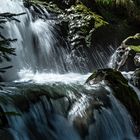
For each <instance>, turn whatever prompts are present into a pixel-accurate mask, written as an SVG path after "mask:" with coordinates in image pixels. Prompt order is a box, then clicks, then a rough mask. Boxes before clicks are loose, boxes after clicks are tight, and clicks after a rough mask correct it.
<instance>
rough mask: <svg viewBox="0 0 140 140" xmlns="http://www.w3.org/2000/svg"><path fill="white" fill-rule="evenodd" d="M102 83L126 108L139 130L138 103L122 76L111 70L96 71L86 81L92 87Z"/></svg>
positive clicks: (139, 109)
mask: <svg viewBox="0 0 140 140" xmlns="http://www.w3.org/2000/svg"><path fill="white" fill-rule="evenodd" d="M102 81H104V82H105V83H106V85H107V86H109V87H110V88H111V89H112V90H113V95H114V96H115V97H116V98H117V99H118V100H119V101H120V102H121V103H122V104H123V105H124V106H125V107H126V109H127V110H128V111H129V113H130V114H131V116H132V117H133V120H134V122H135V124H136V126H138V129H139V130H140V119H139V118H140V101H139V99H138V96H137V94H136V93H135V92H134V90H133V89H132V88H131V87H130V86H129V85H128V81H127V80H126V79H125V78H124V77H123V75H122V74H121V73H120V72H119V71H116V70H113V69H99V70H96V71H95V72H94V73H93V74H92V75H91V76H90V77H89V78H88V79H87V81H86V83H87V84H89V85H93V84H97V83H100V82H102Z"/></svg>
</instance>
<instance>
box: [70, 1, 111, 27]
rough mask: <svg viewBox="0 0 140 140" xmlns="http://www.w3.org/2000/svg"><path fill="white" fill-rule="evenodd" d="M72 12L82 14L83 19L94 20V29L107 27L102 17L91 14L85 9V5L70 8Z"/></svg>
mask: <svg viewBox="0 0 140 140" xmlns="http://www.w3.org/2000/svg"><path fill="white" fill-rule="evenodd" d="M72 8H73V10H74V11H75V12H76V13H82V14H84V15H85V18H87V19H88V18H89V19H91V18H93V19H94V20H95V28H98V27H101V26H104V25H107V24H108V22H106V21H105V20H104V19H103V17H102V16H100V15H98V14H96V13H94V12H92V11H91V10H90V9H89V8H87V7H86V6H85V5H83V4H82V3H80V4H77V5H76V6H72Z"/></svg>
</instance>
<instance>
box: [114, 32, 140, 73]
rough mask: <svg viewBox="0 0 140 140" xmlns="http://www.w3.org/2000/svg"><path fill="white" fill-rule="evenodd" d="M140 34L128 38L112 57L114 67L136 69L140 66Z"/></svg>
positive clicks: (127, 69) (128, 69) (126, 69)
mask: <svg viewBox="0 0 140 140" xmlns="http://www.w3.org/2000/svg"><path fill="white" fill-rule="evenodd" d="M139 52H140V34H139V33H137V34H136V35H134V36H130V37H128V38H126V39H125V40H124V41H123V42H122V43H121V46H120V47H118V49H117V50H116V52H115V54H114V56H113V57H112V64H113V66H112V68H114V69H117V70H125V71H134V70H135V69H136V68H138V67H139V65H140V62H139Z"/></svg>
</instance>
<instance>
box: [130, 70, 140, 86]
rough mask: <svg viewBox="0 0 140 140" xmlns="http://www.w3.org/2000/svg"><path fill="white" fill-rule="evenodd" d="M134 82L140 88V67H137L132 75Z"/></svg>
mask: <svg viewBox="0 0 140 140" xmlns="http://www.w3.org/2000/svg"><path fill="white" fill-rule="evenodd" d="M132 83H133V85H134V86H136V87H138V88H139V89H140V68H139V69H136V70H135V72H134V74H133V75H132Z"/></svg>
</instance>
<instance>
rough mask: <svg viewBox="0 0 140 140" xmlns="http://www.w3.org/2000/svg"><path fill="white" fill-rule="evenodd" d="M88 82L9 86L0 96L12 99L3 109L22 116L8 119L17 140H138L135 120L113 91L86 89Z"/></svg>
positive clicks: (97, 87)
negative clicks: (135, 134) (133, 120)
mask: <svg viewBox="0 0 140 140" xmlns="http://www.w3.org/2000/svg"><path fill="white" fill-rule="evenodd" d="M67 77H68V75H67ZM69 78H70V77H69ZM84 79H85V78H83V79H82V78H78V79H76V80H75V81H72V82H69V80H66V81H67V82H63V81H61V82H60V81H58V82H59V83H58V82H49V80H48V82H49V83H47V81H46V82H44V83H43V82H42V83H41V82H40V85H38V84H37V85H35V84H34V82H31V83H30V84H29V83H23V82H21V83H16V85H7V86H6V89H5V90H4V91H6V92H4V91H3V92H4V93H3V94H2V92H1V94H0V96H1V97H3V98H4V97H5V96H7V97H9V99H8V100H7V102H6V103H5V102H4V101H3V102H2V103H1V107H2V109H3V110H4V111H5V112H10V111H14V112H18V113H19V114H20V116H7V119H8V122H9V124H8V125H9V128H8V132H9V133H11V134H12V136H13V140H38V139H39V138H40V139H42V140H46V139H49V140H65V139H68V140H81V139H83V138H85V139H86V140H92V139H94V140H103V139H104V140H124V139H129V140H136V138H135V136H134V134H133V130H132V128H133V124H132V122H131V117H130V116H129V114H128V112H127V111H126V109H125V108H124V107H123V106H122V105H121V104H120V103H119V102H118V101H117V100H116V99H115V98H114V96H113V94H112V91H111V90H110V89H109V88H108V87H106V86H105V85H102V84H98V85H96V86H95V87H89V86H87V85H85V86H83V83H82V81H83V80H84ZM34 81H35V80H34ZM28 93H31V94H30V95H29V94H28ZM38 93H39V94H40V96H39V95H38ZM46 93H47V94H49V95H51V96H52V98H49V96H45V94H46ZM54 93H55V94H54ZM47 94H46V95H47ZM53 94H54V95H53ZM103 94H104V97H105V98H102V99H101V98H100V97H102V96H103ZM41 95H42V96H41ZM59 95H61V96H60V97H59ZM96 96H99V98H98V100H99V101H98V100H96V98H97V97H96ZM16 97H17V98H16ZM18 97H19V98H20V102H18V100H17V99H18ZM100 102H101V103H100ZM96 103H97V104H96ZM98 103H99V104H98ZM102 103H106V107H103V106H102ZM98 105H99V108H98ZM95 106H97V108H96V107H95ZM82 137H83V138H82Z"/></svg>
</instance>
